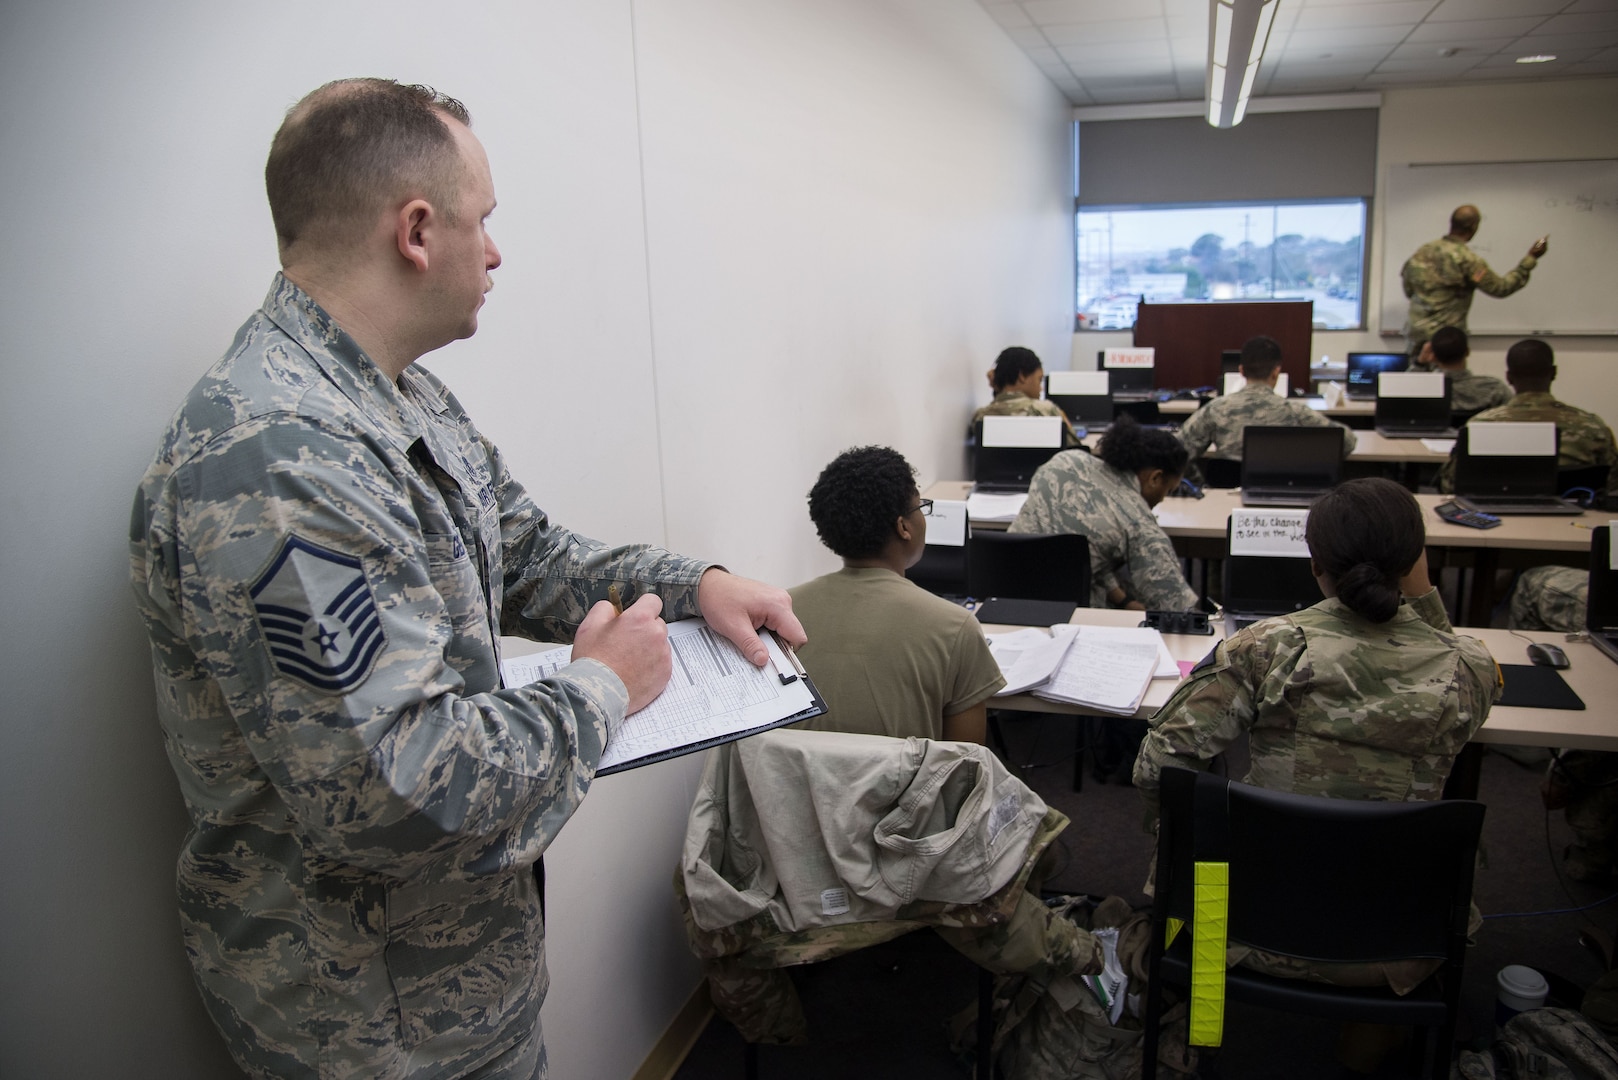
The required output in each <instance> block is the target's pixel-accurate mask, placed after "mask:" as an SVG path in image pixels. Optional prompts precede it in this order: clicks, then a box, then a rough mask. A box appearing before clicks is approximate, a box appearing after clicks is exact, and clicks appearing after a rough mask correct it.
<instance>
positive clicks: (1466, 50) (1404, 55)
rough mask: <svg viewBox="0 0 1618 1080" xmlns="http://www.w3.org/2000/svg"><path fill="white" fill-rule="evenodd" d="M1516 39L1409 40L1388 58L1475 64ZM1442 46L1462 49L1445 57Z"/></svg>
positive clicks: (1436, 62) (1435, 62)
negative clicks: (1461, 61)
mask: <svg viewBox="0 0 1618 1080" xmlns="http://www.w3.org/2000/svg"><path fill="white" fill-rule="evenodd" d="M1515 40H1516V39H1515V38H1491V39H1489V40H1487V41H1462V42H1458V43H1457V44H1455V45H1451V46H1445V45H1440V44H1439V43H1438V42H1436V41H1407V42H1405V43H1404V44H1403V45H1400V46H1399V47H1398V48H1396V49H1394V50H1393V51H1392V52H1390V53H1389V54H1388V59H1390V60H1420V61H1422V62H1430V63H1434V64H1443V63H1448V62H1449V61H1451V60H1464V61H1465V62H1466V63H1468V64H1475V63H1477V62H1478V61H1479V60H1481V59H1483V58H1484V57H1485V56H1493V55H1494V54H1495V53H1497V52H1499V51H1500V50H1501V49H1503V48H1505V47H1506V46H1507V45H1510V44H1511V43H1512V42H1513V41H1515ZM1440 48H1454V49H1458V50H1460V51H1459V52H1457V53H1456V54H1455V55H1454V56H1452V57H1444V56H1439V55H1438V50H1439V49H1440Z"/></svg>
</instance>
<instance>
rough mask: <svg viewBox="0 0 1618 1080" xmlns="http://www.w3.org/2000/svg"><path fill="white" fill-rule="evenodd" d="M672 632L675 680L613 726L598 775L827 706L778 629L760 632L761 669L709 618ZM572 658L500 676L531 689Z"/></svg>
mask: <svg viewBox="0 0 1618 1080" xmlns="http://www.w3.org/2000/svg"><path fill="white" fill-rule="evenodd" d="M668 629H669V650H670V651H671V652H672V653H673V654H674V673H673V675H671V676H670V677H669V684H668V686H667V687H666V688H665V689H664V691H663V692H662V693H661V694H659V695H658V696H657V697H656V698H655V699H654V700H653V701H652V703H651V704H650V705H648V706H646V707H645V708H644V709H641V710H640V711H639V712H635V713H630V714H629V715H628V716H626V717H624V718H623V720H622V721H620V722H619V723H618V724H617V725H615V726H612V727H610V728H609V730H608V732H607V748H606V749H605V750H603V751H602V753H601V761H600V762H599V763H598V764H597V766H596V775H597V776H607V775H609V774H611V773H615V772H623V771H624V770H625V769H634V768H638V767H640V766H642V765H650V764H652V763H653V762H654V761H666V760H668V759H669V758H674V757H679V756H681V755H682V754H690V753H694V752H696V751H698V750H705V749H707V748H708V747H710V746H718V745H719V744H721V743H727V742H733V741H735V740H736V739H741V738H745V737H746V736H748V735H755V734H757V733H758V732H760V731H768V730H769V729H770V728H776V727H782V726H783V725H786V724H793V723H796V722H798V721H799V720H807V719H809V718H810V717H814V716H819V715H821V714H822V713H824V712H825V711H826V703H825V701H824V700H822V699H821V697H820V692H819V691H817V690H816V689H815V686H814V683H812V682H811V681H810V680H809V676H808V674H807V673H806V672H805V671H804V670H803V666H802V665H801V664H799V663H798V661H797V657H795V656H792V655H791V654H790V653H788V652H787V651H786V650H785V649H784V648H783V647H782V645H781V643H780V642H779V641H777V640H776V638H775V635H774V634H771V633H761V634H759V640H760V641H762V642H764V645H765V647H766V648H767V649H769V652H770V662H769V663H768V664H766V665H765V666H764V667H761V668H758V667H754V666H753V664H752V662H751V661H749V660H748V659H747V657H745V656H743V655H742V653H741V650H740V649H738V648H736V646H735V645H734V644H732V643H731V642H730V641H729V640H728V639H726V638H725V637H723V636H722V635H720V634H719V633H718V632H716V631H714V630H713V629H711V628H710V627H709V626H708V624H707V623H706V622H705V621H703V620H702V619H682V620H680V621H679V622H674V623H670V624H669V628H668ZM572 659H573V649H572V647H571V646H568V645H562V646H558V647H557V648H554V649H547V650H545V651H544V652H537V653H533V654H531V655H529V656H516V657H511V658H509V659H506V660H502V661H501V662H500V674H501V675H502V677H503V678H504V680H505V684H506V685H507V686H508V687H510V686H526V685H528V684H529V683H531V682H536V681H538V680H540V679H543V678H545V677H546V676H548V675H551V674H553V673H555V672H556V671H557V670H558V669H559V668H562V667H564V666H566V665H567V664H568V663H570V662H571V661H572Z"/></svg>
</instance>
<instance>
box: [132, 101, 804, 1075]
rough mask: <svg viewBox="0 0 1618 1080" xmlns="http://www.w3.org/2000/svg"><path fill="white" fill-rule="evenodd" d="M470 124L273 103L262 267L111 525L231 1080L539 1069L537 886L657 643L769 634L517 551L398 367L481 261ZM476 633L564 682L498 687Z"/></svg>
mask: <svg viewBox="0 0 1618 1080" xmlns="http://www.w3.org/2000/svg"><path fill="white" fill-rule="evenodd" d="M469 124H470V119H469V117H468V116H467V113H466V110H465V108H464V107H463V106H462V105H461V104H460V103H459V102H457V101H455V100H453V99H451V98H446V97H443V96H441V95H439V94H437V93H435V92H434V91H432V90H430V89H429V88H426V87H420V86H401V85H399V84H398V83H395V82H393V81H391V80H381V79H353V80H344V81H341V82H336V83H331V84H328V85H327V86H324V87H322V88H320V89H319V90H316V91H315V92H314V93H312V94H310V95H309V96H308V97H306V98H305V99H304V100H303V101H301V102H299V103H298V104H297V105H296V106H294V107H293V109H292V110H291V111H290V112H289V113H288V114H287V118H286V120H285V122H284V123H283V124H282V125H281V128H280V130H279V131H278V132H277V133H276V136H275V140H274V143H273V145H272V148H271V151H270V157H269V162H268V165H267V167H266V169H265V181H266V187H267V189H268V194H269V201H270V208H271V212H272V215H273V217H274V219H275V226H276V232H277V235H278V238H279V244H280V255H281V264H282V267H283V271H282V273H280V274H278V275H276V278H275V281H274V283H273V284H272V286H271V288H270V292H269V295H268V297H267V298H266V300H265V302H264V305H263V307H262V308H261V309H260V310H259V311H257V312H255V313H254V314H253V315H252V317H250V318H249V319H248V321H247V322H246V324H245V325H244V326H243V327H242V328H241V330H240V331H239V332H238V334H237V337H236V341H235V343H234V345H232V347H231V349H230V351H229V352H228V353H226V355H225V357H224V358H223V359H222V360H220V361H219V362H218V363H217V364H215V365H214V367H213V368H212V369H210V370H209V371H208V373H207V374H206V375H204V376H203V377H202V379H201V381H199V382H198V383H197V385H196V386H195V388H194V389H193V390H192V391H191V393H190V395H189V397H188V398H187V399H186V401H185V403H184V404H183V405H182V406H181V408H180V411H179V413H178V414H177V415H176V417H175V419H174V421H173V423H172V424H171V426H170V427H169V429H168V432H167V434H166V435H165V437H164V439H163V443H162V446H161V448H160V449H159V451H158V453H157V457H156V459H155V460H154V461H153V463H152V465H151V467H150V468H149V469H148V470H147V473H146V476H145V478H144V479H143V480H142V482H141V485H140V490H139V492H138V494H137V496H136V500H135V507H134V515H133V521H132V524H131V535H130V556H131V571H132V578H133V585H134V590H135V596H136V599H137V602H138V604H139V606H140V609H141V614H142V616H143V617H144V619H145V622H146V627H147V632H148V635H149V637H150V639H151V645H152V659H153V669H154V676H155V679H156V683H157V695H158V713H159V717H160V719H161V721H162V725H163V733H164V738H165V741H166V745H167V748H168V753H169V759H170V762H171V764H172V765H173V767H174V770H175V773H176V775H177V776H178V777H179V780H180V786H181V790H182V793H183V795H184V797H185V800H186V804H187V807H188V809H189V811H190V816H191V830H190V832H189V834H188V835H187V837H186V840H185V843H184V846H183V849H182V851H181V854H180V860H179V869H178V874H177V878H178V888H179V897H180V922H181V928H182V932H183V935H184V938H185V946H186V952H187V953H188V955H189V957H190V959H191V962H192V966H193V969H194V971H195V974H196V979H197V985H198V988H199V989H200V991H201V993H202V997H203V1000H204V1003H205V1004H206V1006H207V1008H208V1010H209V1012H210V1014H211V1015H212V1017H213V1019H214V1021H215V1023H216V1024H217V1025H218V1026H219V1029H220V1031H221V1033H222V1034H223V1035H224V1037H225V1040H226V1042H227V1044H228V1046H229V1048H230V1051H231V1054H232V1056H233V1057H234V1058H235V1059H236V1061H237V1063H238V1064H239V1065H240V1066H241V1067H242V1068H243V1069H245V1070H247V1071H248V1072H249V1073H250V1074H252V1075H254V1076H256V1077H266V1078H268V1077H276V1078H285V1077H320V1078H322V1080H328V1078H329V1080H335V1078H349V1077H366V1078H369V1080H379V1078H385V1080H400V1078H407V1077H424V1076H432V1077H448V1076H456V1077H478V1078H483V1080H488V1078H495V1077H499V1078H513V1080H515V1078H522V1080H529V1078H533V1077H543V1076H544V1075H545V1071H546V1070H545V1053H544V1045H543V1042H542V1039H541V1037H540V1032H539V1009H540V1004H541V1002H542V1001H543V1000H544V997H545V993H546V989H547V986H548V978H547V975H546V972H545V953H544V919H543V897H542V895H541V880H540V878H539V876H538V874H537V869H538V863H539V859H540V856H541V854H542V853H543V852H544V850H545V848H546V846H547V845H548V844H549V843H550V841H551V840H552V838H554V837H555V835H556V833H557V831H558V830H559V829H561V827H562V825H563V824H564V823H565V822H566V821H567V819H568V818H569V816H570V815H571V814H572V812H573V811H574V809H575V808H576V807H577V806H578V804H579V802H580V800H581V799H583V797H584V794H585V792H586V790H587V789H588V788H589V786H590V782H591V780H592V778H593V776H594V774H595V768H596V763H597V761H598V760H599V758H600V756H601V753H602V750H603V748H604V747H605V745H606V743H607V741H608V738H609V733H610V732H611V731H612V730H613V729H615V728H616V727H617V725H618V724H619V723H621V721H622V719H623V717H624V716H625V714H626V713H628V712H631V711H634V710H635V709H638V708H640V707H641V706H643V705H645V704H646V703H647V702H649V701H650V700H651V699H652V698H654V697H656V696H657V694H658V693H659V692H660V691H661V690H662V688H663V686H664V685H665V683H666V682H667V681H668V678H669V672H670V667H671V659H670V655H669V649H668V643H667V640H666V636H665V631H664V626H663V623H662V621H661V619H660V617H659V616H660V615H666V616H667V617H669V618H683V617H686V616H693V615H698V614H701V615H704V616H705V617H706V618H707V619H708V620H709V622H710V623H712V624H713V626H714V628H715V629H716V630H718V631H719V632H721V633H723V634H724V635H725V636H727V637H728V638H730V639H731V640H733V641H735V642H736V643H737V645H738V647H739V648H741V650H742V652H743V653H744V654H745V655H747V656H748V657H749V659H751V660H752V661H753V662H754V663H756V664H763V663H765V662H766V660H767V654H766V652H765V649H764V647H763V645H762V643H761V642H760V641H759V640H758V636H757V633H756V632H755V628H756V627H758V626H761V625H766V626H770V627H773V628H775V629H777V630H779V631H781V632H782V634H783V636H785V637H786V638H788V639H789V640H792V641H794V642H798V643H801V642H802V640H803V632H802V628H801V627H800V626H799V625H798V623H797V620H796V619H795V618H794V617H793V615H792V610H791V605H790V601H789V599H788V597H787V595H786V593H784V592H783V591H781V590H778V589H774V588H771V587H768V586H765V585H763V584H760V583H758V582H752V581H748V580H746V579H744V578H739V577H732V576H731V575H729V574H727V573H725V572H724V571H723V570H722V569H720V568H718V567H715V566H713V565H711V564H709V563H705V562H700V561H697V560H694V559H689V558H685V557H682V556H678V555H674V554H671V553H670V552H667V551H664V550H661V549H659V548H654V547H647V546H643V545H634V546H626V547H618V548H608V547H607V546H605V545H603V544H601V543H599V542H597V541H594V540H590V539H587V538H585V537H582V536H578V535H576V534H573V533H570V532H568V531H567V530H565V529H563V528H561V527H560V526H558V525H556V524H554V523H552V522H551V521H550V520H549V519H548V518H547V517H546V515H545V513H544V512H543V511H542V510H540V509H539V507H537V506H535V505H534V503H533V502H532V501H531V500H530V499H529V497H528V495H527V493H526V492H525V491H524V490H523V488H522V486H521V485H520V484H518V483H517V481H516V480H515V479H514V478H513V477H512V476H511V474H510V472H509V471H508V470H507V468H506V463H505V461H504V459H503V458H502V457H501V455H500V452H499V450H497V449H496V448H495V447H494V445H493V444H492V443H490V442H489V441H488V440H487V439H486V438H485V437H483V436H482V435H481V434H480V433H479V432H478V430H477V428H476V427H475V426H474V425H473V423H472V421H471V420H470V418H468V417H467V415H466V413H465V412H464V410H463V409H462V407H461V405H460V403H459V402H458V401H457V400H456V399H455V396H454V395H453V394H451V393H450V392H449V390H448V389H447V388H445V386H444V385H443V383H441V382H439V381H438V380H437V379H436V378H435V377H434V376H432V375H431V374H429V373H428V372H426V371H424V370H423V369H421V368H420V367H419V366H416V364H415V361H416V360H417V359H418V358H419V357H421V356H422V355H424V354H425V353H428V352H431V351H432V350H434V349H437V348H439V347H440V346H442V345H445V344H448V343H449V342H451V341H454V340H456V339H458V338H464V337H469V336H471V335H472V334H473V333H474V332H475V331H476V329H477V316H478V310H479V308H480V307H481V306H482V304H483V299H484V294H485V293H486V292H487V290H488V289H489V288H490V287H491V285H492V282H491V280H490V277H489V272H490V271H492V270H493V269H495V268H496V267H497V266H499V265H500V253H499V251H498V249H497V248H496V247H495V245H494V241H493V240H491V239H490V237H489V235H488V232H487V231H486V229H485V221H486V219H487V217H488V215H489V213H490V212H491V211H492V210H493V209H494V188H493V184H492V181H491V178H490V175H489V166H488V159H487V157H486V156H485V155H484V152H483V148H482V146H481V144H480V143H479V142H478V140H477V138H476V137H475V136H474V135H473V134H472V132H471V130H470V127H469ZM609 586H616V587H617V588H618V589H620V590H622V593H623V594H624V596H625V597H626V598H627V599H629V600H631V601H632V602H631V603H630V604H629V606H628V607H627V609H626V610H624V611H623V613H622V614H621V615H619V614H616V613H615V611H614V606H613V605H612V604H609V603H608V602H607V600H606V597H607V595H608V590H609ZM501 634H515V635H520V636H524V637H531V638H535V639H539V640H550V641H569V640H571V641H572V642H573V646H574V649H573V662H572V663H570V664H568V665H567V666H565V667H563V668H562V669H560V670H559V671H557V672H556V673H555V674H554V675H552V676H550V677H548V678H545V679H541V680H540V681H538V682H535V683H533V684H531V685H528V686H518V687H507V686H503V685H502V681H501V676H500V670H499V659H500V657H499V648H500V635H501Z"/></svg>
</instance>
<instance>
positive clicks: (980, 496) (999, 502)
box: [966, 491, 1028, 523]
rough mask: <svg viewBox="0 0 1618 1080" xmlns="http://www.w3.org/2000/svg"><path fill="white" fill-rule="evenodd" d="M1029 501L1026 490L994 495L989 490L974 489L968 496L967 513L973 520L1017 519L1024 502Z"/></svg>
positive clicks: (1005, 520)
mask: <svg viewBox="0 0 1618 1080" xmlns="http://www.w3.org/2000/svg"><path fill="white" fill-rule="evenodd" d="M1027 501H1028V495H1027V493H1026V492H1014V493H1012V494H1010V495H994V494H991V493H990V492H987V491H974V492H972V494H970V495H968V496H967V497H966V514H967V516H968V517H969V518H971V519H972V520H973V521H1004V522H1008V523H1009V522H1012V521H1016V520H1017V515H1018V514H1019V513H1021V512H1022V504H1023V503H1025V502H1027Z"/></svg>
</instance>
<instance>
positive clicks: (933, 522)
mask: <svg viewBox="0 0 1618 1080" xmlns="http://www.w3.org/2000/svg"><path fill="white" fill-rule="evenodd" d="M966 518H967V512H966V500H965V499H934V500H933V512H932V516H931V517H929V518H928V519H927V544H928V546H930V547H965V546H966Z"/></svg>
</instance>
